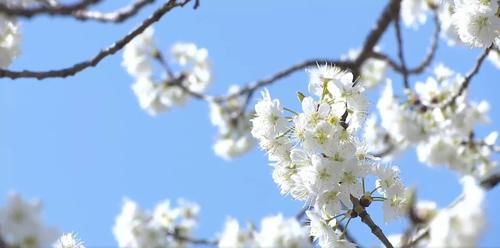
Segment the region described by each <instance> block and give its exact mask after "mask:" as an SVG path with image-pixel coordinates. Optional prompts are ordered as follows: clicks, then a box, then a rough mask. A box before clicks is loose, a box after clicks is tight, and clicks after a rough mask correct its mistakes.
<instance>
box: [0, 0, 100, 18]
mask: <svg viewBox="0 0 500 248" xmlns="http://www.w3.org/2000/svg"><path fill="white" fill-rule="evenodd" d="M99 2H101V0H81V1H79V2H76V3H72V4H68V5H55V6H53V5H40V6H37V7H32V8H27V7H24V6H10V5H7V4H4V3H0V13H3V14H5V15H9V16H19V17H26V18H31V17H34V16H36V15H42V14H46V15H51V16H53V15H71V14H72V13H73V12H74V11H77V10H82V9H85V8H87V7H88V6H90V5H93V4H97V3H99Z"/></svg>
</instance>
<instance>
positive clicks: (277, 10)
mask: <svg viewBox="0 0 500 248" xmlns="http://www.w3.org/2000/svg"><path fill="white" fill-rule="evenodd" d="M108 2H111V1H108ZM112 2H114V3H113V6H112V5H106V6H104V7H105V8H106V9H112V7H116V6H119V5H122V4H126V3H128V2H129V1H128V0H126V1H125V0H122V1H112ZM160 2H162V1H160ZM385 2H386V1H326V0H322V1H321V0H316V1H305V0H303V1H286V0H280V1H268V0H255V1H224V0H211V1H202V2H201V7H200V8H199V9H198V10H196V11H194V10H192V9H191V8H190V7H187V8H184V9H176V10H175V11H173V12H171V13H170V14H168V15H167V16H166V17H165V18H164V19H162V20H161V22H160V23H159V24H157V25H156V26H155V29H156V33H157V41H158V44H159V45H160V46H161V48H163V49H164V50H166V49H168V48H169V46H170V44H172V43H173V42H175V41H193V42H195V43H197V44H199V45H200V46H203V47H206V48H207V49H208V50H209V54H210V57H211V60H212V62H213V65H214V74H215V82H214V84H213V85H212V86H211V88H210V89H209V92H210V93H213V94H218V93H224V92H226V88H227V87H228V85H229V84H233V83H236V84H243V83H246V82H249V81H251V80H254V79H258V78H262V77H265V76H267V75H270V74H271V73H273V72H275V71H277V70H279V69H283V68H285V67H287V66H289V65H291V64H293V63H295V62H299V61H302V60H304V59H308V58H314V57H328V58H338V57H339V56H340V55H341V54H343V53H345V52H346V51H347V50H348V49H349V48H355V47H358V46H360V45H361V43H362V41H363V39H364V37H365V35H366V33H367V32H368V30H369V29H370V27H371V26H372V24H373V23H374V20H375V19H376V18H377V16H378V15H379V13H380V10H381V9H382V7H383V5H384V4H385ZM153 8H154V7H153V6H149V7H147V8H146V9H145V10H143V11H141V12H140V15H139V16H138V17H136V18H134V19H132V20H130V21H128V22H126V23H125V24H122V25H113V24H108V25H99V24H96V23H92V22H89V23H80V22H76V21H72V20H68V19H51V18H46V17H39V18H35V19H34V21H33V22H26V21H23V22H22V31H23V35H24V37H23V44H22V51H23V54H22V56H21V57H20V58H19V59H18V60H16V61H15V63H14V64H13V65H12V67H11V68H16V69H24V68H32V69H48V68H58V67H62V66H67V65H69V64H72V63H74V62H76V61H80V60H82V59H86V58H88V57H90V56H92V55H94V53H95V52H96V51H97V50H98V49H100V48H102V47H104V46H107V45H108V44H110V43H111V42H113V41H114V40H116V39H117V38H118V37H121V36H122V35H124V34H125V33H126V32H127V31H128V30H130V29H131V28H132V27H133V26H134V25H135V24H136V23H138V22H139V21H140V20H141V19H142V18H144V17H145V16H146V15H148V14H149V13H150V12H151V11H152V10H153ZM431 31H432V25H431V23H428V25H426V26H425V27H423V28H421V29H420V30H418V31H410V30H408V31H405V32H404V35H405V37H404V39H405V40H406V41H407V49H406V51H407V53H408V56H409V59H408V60H409V64H411V65H414V64H416V63H417V62H418V61H419V59H420V58H421V57H423V55H424V53H425V52H426V49H427V45H428V43H429V34H430V32H431ZM440 45H441V47H440V50H439V52H438V56H437V57H438V58H439V61H442V62H445V63H446V64H447V65H448V66H450V67H451V68H452V69H454V70H457V71H462V72H465V71H467V70H468V69H469V68H470V67H471V66H472V59H473V58H474V57H476V55H477V54H478V53H479V52H480V51H479V50H474V49H467V48H458V49H449V48H447V47H446V45H445V44H444V43H443V42H441V44H440ZM382 47H383V48H384V50H387V51H390V53H391V54H392V55H394V54H395V53H394V52H395V51H394V50H395V43H394V34H393V33H392V31H391V32H388V33H387V34H386V35H385V36H384V39H383V41H382ZM120 63H121V53H120V54H118V55H115V56H112V57H110V58H108V59H106V60H105V61H104V62H103V63H102V64H101V65H99V66H98V67H97V68H93V69H89V70H87V71H85V72H83V73H81V74H79V75H77V76H76V77H72V78H69V79H53V80H46V81H42V82H38V81H36V80H18V81H11V80H7V79H2V80H0V199H1V200H0V202H2V203H3V202H4V201H5V197H6V195H7V193H8V192H9V191H18V192H20V193H22V194H23V196H25V197H27V198H41V199H42V200H43V202H44V219H45V220H46V222H47V223H49V224H51V225H53V226H57V227H58V228H59V229H60V230H61V231H76V232H78V233H79V234H80V236H81V238H82V239H83V240H85V241H86V244H87V245H88V246H89V247H92V246H106V247H113V246H116V242H115V240H114V237H113V235H112V233H111V227H112V225H113V223H114V219H115V216H116V215H117V214H118V213H119V211H120V209H121V203H122V199H123V197H125V196H127V197H130V198H132V199H134V200H136V201H137V202H138V203H139V204H140V205H141V206H143V207H145V208H152V207H153V206H154V205H155V204H156V203H157V202H159V201H161V200H163V199H165V198H170V199H174V200H175V199H177V198H180V197H183V198H186V199H189V200H192V201H196V202H198V203H199V204H200V205H201V207H202V208H201V218H200V225H199V228H198V229H197V236H200V237H213V236H214V234H215V233H217V232H218V231H220V230H221V229H222V227H223V224H224V220H225V219H226V216H234V217H236V218H238V219H239V220H240V221H252V222H254V223H259V222H260V219H261V218H262V217H264V216H266V215H270V214H275V213H278V212H283V213H284V214H285V215H289V216H290V215H295V214H296V213H297V212H298V211H299V209H300V208H301V206H302V204H301V203H300V202H297V201H294V200H292V199H291V198H289V197H284V196H281V195H280V194H279V191H278V189H277V186H276V185H275V184H274V182H273V181H272V178H271V169H270V167H269V166H268V163H267V159H266V157H265V155H264V154H263V153H262V152H260V151H259V150H257V149H255V150H253V151H252V152H250V153H249V154H247V155H245V156H244V157H242V158H240V159H237V160H235V161H233V162H226V161H224V160H222V159H220V158H218V157H216V156H215V155H214V154H213V152H212V148H211V146H212V142H213V140H214V138H215V135H216V129H215V128H214V127H212V126H211V125H210V122H209V117H208V106H207V105H206V104H205V103H203V102H199V101H194V100H193V101H190V102H189V103H188V104H187V105H186V106H184V107H181V108H177V109H174V110H172V111H171V112H168V113H165V114H163V115H161V116H159V117H157V118H152V117H151V116H149V115H147V114H146V113H145V112H144V111H142V110H141V109H140V108H139V106H138V104H137V101H136V98H135V96H134V95H133V93H132V91H131V90H130V85H131V84H132V79H131V78H130V77H129V76H128V75H127V74H126V72H125V71H124V70H123V69H122V68H121V66H120ZM498 78H499V77H498V70H496V69H495V68H494V67H493V66H492V65H490V64H489V63H487V64H485V66H483V68H482V69H481V73H480V75H479V76H478V77H476V78H475V79H474V80H473V82H472V85H471V86H472V97H473V98H474V99H477V100H480V99H489V100H490V103H491V104H492V109H491V117H492V120H493V122H492V123H491V124H490V125H488V126H486V127H484V128H482V129H481V131H482V133H485V132H486V131H488V130H499V129H500V128H499V127H500V126H499V123H500V107H499V106H500V100H499V98H498V96H497V94H498V91H499V90H500V87H499V86H498V82H495V80H496V81H498ZM393 79H394V80H395V84H398V83H400V82H401V78H400V77H398V76H394V77H393ZM306 83H307V77H306V73H304V72H299V73H296V74H294V75H293V76H292V77H289V78H287V79H285V80H283V81H280V82H278V83H277V84H276V85H274V86H272V87H271V88H270V90H271V93H272V95H274V96H277V97H280V98H281V99H288V100H284V102H285V104H287V105H288V106H292V107H296V102H295V91H297V90H302V91H306V88H307V86H306V85H307V84H306ZM379 90H380V89H376V90H374V91H373V92H371V93H370V95H371V96H372V97H371V99H372V103H373V101H374V100H375V98H374V97H373V96H377V95H378V94H379ZM415 161H416V156H415V153H414V151H410V152H408V153H406V154H405V155H404V156H403V157H401V159H398V160H397V161H396V162H394V164H395V165H399V166H400V167H401V171H402V177H403V179H404V181H405V182H406V183H407V184H408V185H409V186H417V187H418V189H419V191H418V194H419V196H420V197H421V199H428V200H434V201H437V202H438V203H439V204H440V205H441V206H444V205H446V204H447V203H449V202H450V201H451V200H452V199H454V198H455V197H456V196H457V195H458V194H459V193H460V191H461V188H460V186H459V184H458V180H457V179H458V177H457V176H456V175H455V174H453V173H451V172H448V171H447V170H444V169H430V168H427V167H425V166H423V165H420V164H418V163H417V162H415ZM499 199H500V190H499V189H498V188H497V189H495V190H493V191H492V192H489V193H488V198H487V202H486V207H487V210H488V215H489V217H490V220H491V221H490V223H489V227H490V229H489V231H488V233H487V234H486V236H485V238H484V240H483V241H482V243H481V244H482V245H484V246H494V245H497V246H498V245H500V238H499V237H498V233H500V221H498V220H500V213H499V212H498V211H494V210H495V206H498V204H500V200H499ZM374 212H377V211H374ZM375 217H376V220H377V222H379V223H381V226H382V227H383V229H384V230H386V232H387V233H394V232H396V231H398V230H401V227H403V226H404V225H403V223H402V222H401V221H396V222H393V223H391V224H389V225H384V224H382V220H381V216H379V215H376V216H375ZM358 222H359V221H355V223H354V225H352V226H351V227H352V228H353V230H352V231H353V232H355V233H357V234H356V237H357V238H358V239H359V240H361V241H362V243H363V244H365V245H370V244H378V243H377V242H376V241H375V239H374V238H373V237H372V236H371V234H370V232H369V230H368V228H366V227H365V226H361V225H360V224H358ZM495 234H497V235H496V236H495Z"/></svg>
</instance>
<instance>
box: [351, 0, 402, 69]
mask: <svg viewBox="0 0 500 248" xmlns="http://www.w3.org/2000/svg"><path fill="white" fill-rule="evenodd" d="M400 8H401V1H400V0H391V1H390V3H389V4H388V5H387V6H386V7H385V8H384V10H383V12H382V15H381V16H380V17H379V19H378V20H377V23H376V24H375V26H374V27H373V28H372V30H371V31H370V33H369V34H368V36H367V37H366V39H365V42H364V44H363V48H362V49H361V52H360V53H359V55H358V57H357V58H356V60H355V61H354V68H356V69H357V71H354V74H355V76H357V75H359V68H360V67H361V65H362V64H363V63H364V62H365V61H366V59H368V58H369V57H370V54H372V52H373V48H374V47H375V45H377V43H378V41H379V40H380V38H381V37H382V35H383V34H384V33H385V31H386V30H387V27H388V26H389V24H390V23H391V21H392V20H393V19H394V18H396V17H397V16H398V15H399V10H400Z"/></svg>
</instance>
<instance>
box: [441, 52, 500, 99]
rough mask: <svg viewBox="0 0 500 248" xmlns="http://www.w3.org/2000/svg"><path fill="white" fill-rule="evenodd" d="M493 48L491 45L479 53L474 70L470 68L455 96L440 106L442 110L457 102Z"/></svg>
mask: <svg viewBox="0 0 500 248" xmlns="http://www.w3.org/2000/svg"><path fill="white" fill-rule="evenodd" d="M493 46H494V45H493V44H492V45H491V46H490V47H488V48H486V49H485V50H484V51H483V52H482V53H481V55H480V56H479V57H478V58H477V61H476V64H475V65H474V68H472V70H471V71H470V72H469V73H467V75H466V76H465V78H464V80H463V82H462V84H461V85H460V88H459V89H458V92H457V93H456V94H455V95H453V96H452V97H451V98H450V99H449V100H448V101H446V102H444V103H443V104H442V105H441V107H442V108H445V107H448V106H450V105H451V104H453V103H454V102H455V101H456V100H457V98H458V97H459V96H461V95H462V94H463V93H464V91H465V90H466V89H467V87H468V86H469V84H470V82H471V80H472V78H473V77H474V76H475V75H476V74H477V73H478V72H479V69H480V68H481V65H482V64H483V61H484V59H485V58H486V57H487V56H488V53H489V52H490V51H491V49H493Z"/></svg>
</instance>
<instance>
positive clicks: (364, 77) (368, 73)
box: [341, 47, 388, 88]
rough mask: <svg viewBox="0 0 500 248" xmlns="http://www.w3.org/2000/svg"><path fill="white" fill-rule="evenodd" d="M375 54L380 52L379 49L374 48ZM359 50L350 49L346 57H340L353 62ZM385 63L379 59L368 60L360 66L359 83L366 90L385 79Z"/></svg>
mask: <svg viewBox="0 0 500 248" xmlns="http://www.w3.org/2000/svg"><path fill="white" fill-rule="evenodd" d="M374 50H375V51H376V52H379V51H380V48H379V47H375V48H374ZM359 52H360V50H359V49H351V50H349V51H348V52H347V55H344V56H341V59H343V60H354V59H356V58H357V57H358V55H359ZM387 68H388V66H387V62H386V61H384V60H380V59H375V58H369V59H367V60H366V61H365V62H364V63H363V64H362V65H361V69H360V76H359V79H358V80H359V82H360V83H363V86H364V87H366V88H372V87H375V86H377V85H378V84H379V83H380V82H382V79H383V78H384V77H385V74H386V71H387Z"/></svg>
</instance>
